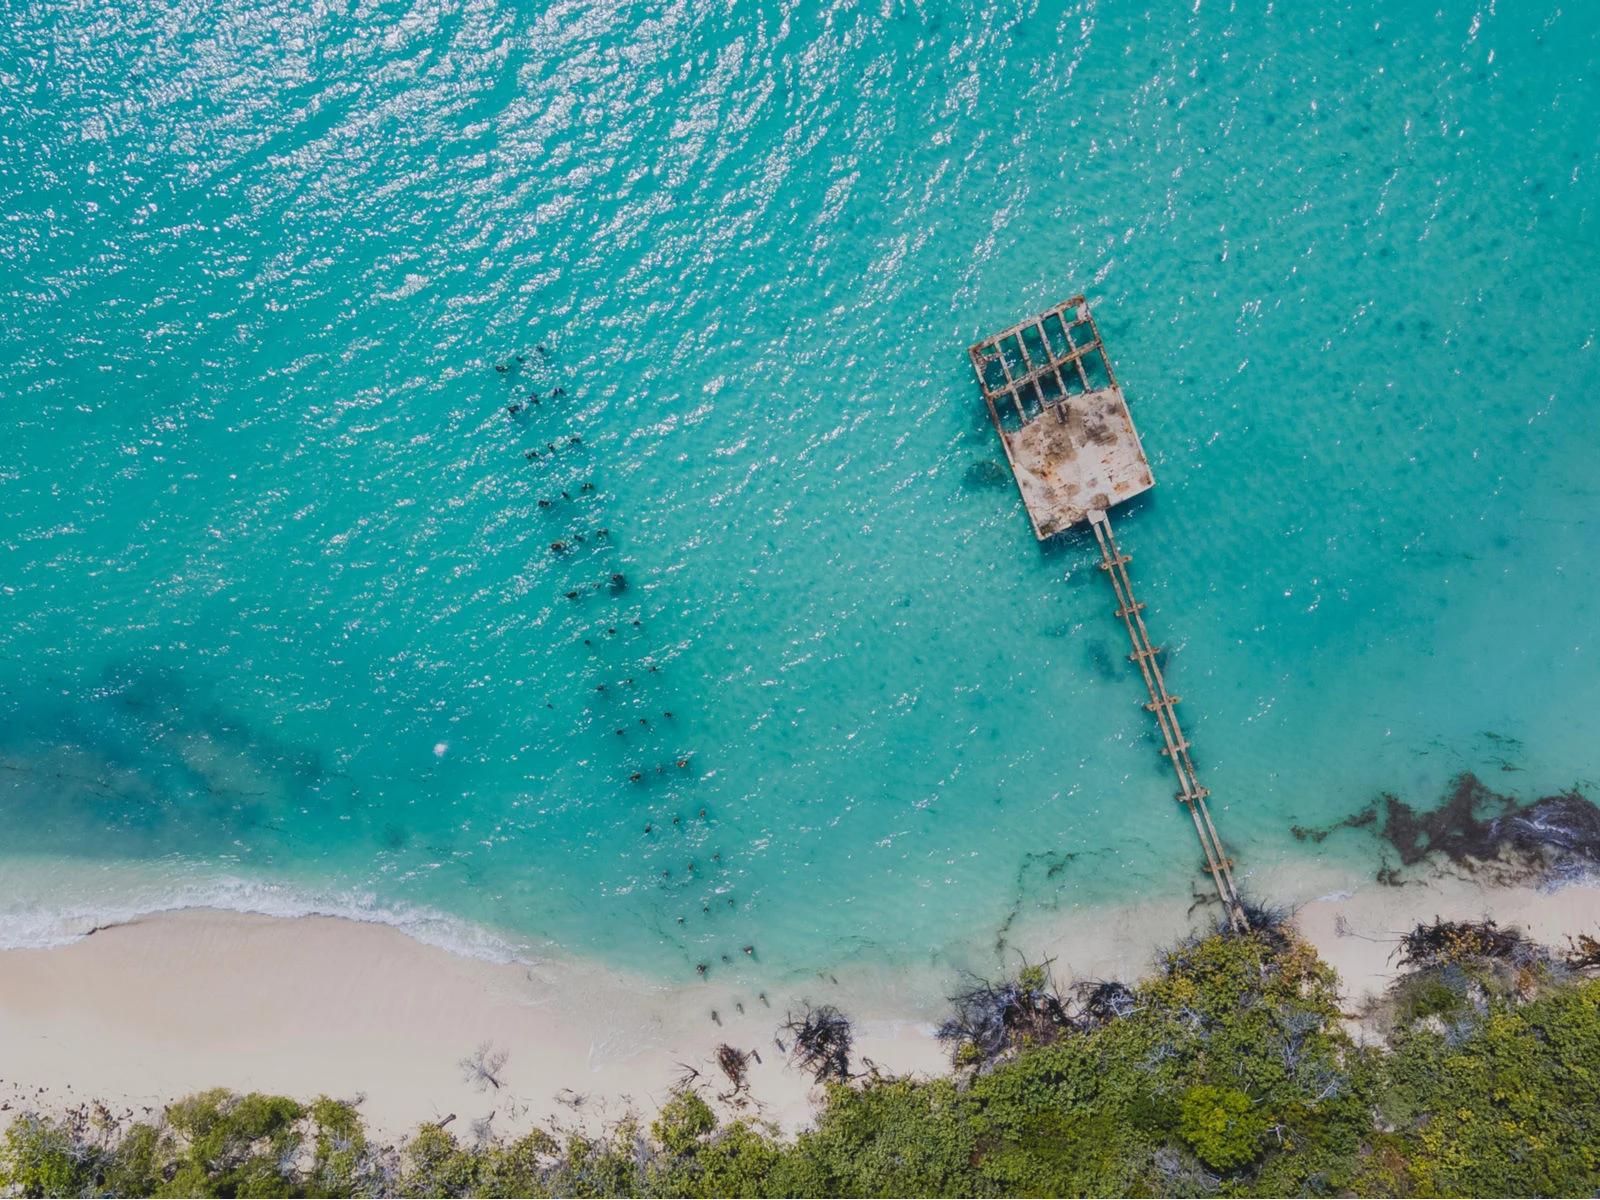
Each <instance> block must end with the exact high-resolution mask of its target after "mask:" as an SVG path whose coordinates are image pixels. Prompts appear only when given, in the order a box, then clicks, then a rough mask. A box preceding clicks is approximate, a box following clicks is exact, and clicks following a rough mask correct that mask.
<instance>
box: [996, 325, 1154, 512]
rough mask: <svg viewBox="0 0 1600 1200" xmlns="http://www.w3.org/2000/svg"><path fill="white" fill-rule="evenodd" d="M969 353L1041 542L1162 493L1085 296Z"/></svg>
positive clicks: (1007, 331)
mask: <svg viewBox="0 0 1600 1200" xmlns="http://www.w3.org/2000/svg"><path fill="white" fill-rule="evenodd" d="M967 353H968V354H969V355H970V356H971V358H972V369H973V370H974V371H975V372H977V375H978V383H979V385H980V386H981V387H982V388H983V399H984V402H985V403H986V404H987V405H988V406H989V418H990V419H991V420H992V421H993V422H994V427H995V430H996V432H998V433H999V434H1000V444H1001V445H1002V446H1003V447H1004V448H1005V452H1006V461H1007V462H1008V463H1010V464H1011V472H1012V474H1013V475H1015V476H1016V479H1017V487H1018V488H1019V489H1020V490H1021V492H1022V502H1023V504H1024V505H1025V506H1026V508H1027V510H1028V519H1029V520H1030V521H1032V522H1033V532H1034V536H1036V537H1038V538H1039V539H1040V540H1041V541H1042V540H1044V539H1045V538H1047V537H1051V536H1053V535H1055V534H1057V533H1060V532H1061V531H1062V530H1063V529H1066V528H1068V527H1070V526H1072V525H1076V524H1077V523H1078V522H1079V521H1082V520H1085V519H1086V518H1087V517H1088V515H1089V512H1090V510H1092V509H1100V510H1102V511H1104V510H1105V509H1108V508H1110V507H1111V506H1112V505H1114V504H1121V503H1122V502H1123V501H1124V500H1131V499H1132V498H1133V497H1135V496H1137V495H1138V494H1139V493H1140V492H1143V491H1145V490H1147V489H1149V488H1151V487H1154V486H1155V480H1154V479H1153V478H1152V477H1151V475H1150V463H1149V462H1148V460H1146V458H1145V456H1144V447H1143V446H1141V445H1140V444H1139V431H1138V430H1136V429H1135V428H1134V427H1133V418H1132V417H1130V416H1129V415H1128V405H1127V403H1126V402H1125V401H1124V400H1123V398H1122V389H1121V388H1120V387H1118V386H1117V377H1116V375H1115V373H1113V371H1112V370H1111V360H1110V358H1108V357H1107V356H1106V351H1105V345H1104V343H1102V342H1101V340H1100V331H1099V329H1098V328H1096V326H1095V323H1094V317H1093V315H1091V314H1090V312H1089V306H1088V304H1086V303H1085V302H1084V298H1083V297H1082V296H1074V297H1073V298H1072V299H1071V300H1068V301H1067V302H1066V303H1065V304H1058V305H1056V307H1054V308H1052V309H1051V310H1050V311H1049V312H1046V313H1042V314H1041V315H1039V316H1037V317H1033V318H1032V319H1030V320H1027V321H1023V322H1022V323H1020V324H1018V325H1013V326H1012V327H1011V328H1010V329H1007V330H1005V331H1004V332H1002V333H997V334H995V335H994V336H993V337H991V338H986V339H985V340H984V341H981V342H979V343H978V344H977V345H975V346H972V347H969V348H968V350H967Z"/></svg>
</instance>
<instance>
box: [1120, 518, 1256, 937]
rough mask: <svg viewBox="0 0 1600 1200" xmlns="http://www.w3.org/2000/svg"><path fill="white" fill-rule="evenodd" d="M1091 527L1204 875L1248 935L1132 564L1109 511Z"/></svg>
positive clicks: (1237, 926)
mask: <svg viewBox="0 0 1600 1200" xmlns="http://www.w3.org/2000/svg"><path fill="white" fill-rule="evenodd" d="M1089 524H1090V526H1091V527H1092V528H1093V529H1094V536H1095V540H1096V541H1098V542H1099V543H1100V557H1101V562H1100V569H1101V570H1102V571H1104V572H1105V573H1106V574H1107V575H1108V576H1110V578H1111V586H1112V588H1113V589H1114V590H1115V592H1116V594H1117V616H1118V617H1120V618H1121V620H1122V623H1123V625H1124V626H1126V627H1127V630H1128V640H1129V642H1131V643H1132V645H1133V653H1131V654H1130V655H1128V658H1129V659H1130V660H1131V661H1133V662H1136V663H1138V664H1139V671H1140V674H1142V675H1143V676H1144V683H1145V688H1146V689H1147V690H1148V691H1149V693H1150V702H1149V703H1148V704H1146V705H1145V708H1146V709H1147V710H1148V711H1150V712H1153V713H1155V714H1156V724H1157V725H1159V726H1160V728H1161V739H1162V741H1163V742H1164V743H1165V745H1163V746H1162V747H1161V753H1162V755H1163V756H1165V757H1166V759H1167V761H1168V762H1170V763H1171V764H1172V769H1173V770H1174V771H1175V772H1176V773H1177V776H1178V793H1177V798H1178V800H1179V802H1180V803H1182V804H1185V805H1187V806H1188V809H1189V815H1190V816H1192V817H1193V818H1194V828H1195V833H1196V834H1198V835H1199V838H1200V849H1201V850H1202V851H1203V852H1204V853H1205V857H1206V865H1205V871H1206V874H1208V875H1210V876H1211V881H1212V882H1213V883H1214V884H1215V885H1216V888H1217V898H1218V899H1220V900H1221V901H1222V910H1223V911H1224V912H1225V913H1227V914H1228V923H1229V924H1230V925H1231V926H1233V929H1234V931H1235V932H1237V933H1243V932H1244V931H1245V930H1246V929H1248V928H1249V921H1248V920H1247V919H1246V917H1245V914H1244V905H1243V903H1241V901H1240V899H1239V890H1238V888H1237V887H1235V886H1234V882H1233V860H1232V859H1231V858H1229V857H1228V856H1227V853H1226V852H1225V851H1224V850H1223V848H1222V839H1221V838H1219V837H1218V836H1217V830H1216V826H1215V825H1213V824H1212V823H1211V812H1210V810H1209V809H1208V808H1207V807H1206V797H1207V796H1208V795H1210V793H1209V792H1208V791H1206V789H1205V788H1203V787H1201V786H1200V781H1199V779H1197V778H1196V777H1195V773H1194V763H1193V762H1192V761H1190V759H1189V746H1190V743H1189V741H1188V739H1187V738H1185V737H1184V736H1183V729H1182V727H1181V726H1179V724H1178V714H1177V711H1176V708H1177V703H1178V697H1176V696H1174V695H1172V694H1170V693H1169V692H1168V691H1167V681H1166V679H1165V678H1163V676H1162V674H1161V664H1160V663H1159V662H1158V661H1157V653H1158V651H1157V650H1156V649H1155V647H1154V646H1153V645H1151V643H1150V631H1149V630H1148V629H1146V628H1145V624H1144V617H1143V616H1142V615H1140V614H1141V613H1142V612H1143V610H1144V605H1143V604H1141V603H1138V602H1137V601H1135V600H1134V598H1133V580H1132V578H1131V577H1130V576H1129V575H1128V564H1129V563H1130V562H1132V561H1133V560H1132V559H1131V558H1129V557H1128V556H1127V555H1126V554H1123V553H1122V552H1121V551H1120V550H1119V549H1118V548H1117V539H1116V535H1115V534H1113V533H1112V532H1111V518H1110V517H1108V516H1106V514H1105V512H1104V511H1102V510H1100V509H1093V510H1091V511H1090V513H1089Z"/></svg>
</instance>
